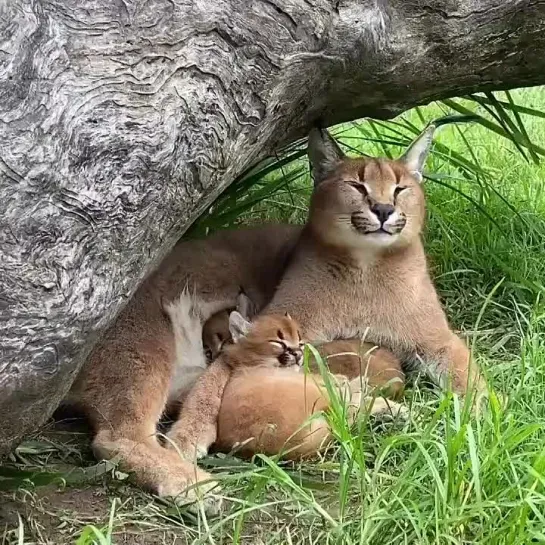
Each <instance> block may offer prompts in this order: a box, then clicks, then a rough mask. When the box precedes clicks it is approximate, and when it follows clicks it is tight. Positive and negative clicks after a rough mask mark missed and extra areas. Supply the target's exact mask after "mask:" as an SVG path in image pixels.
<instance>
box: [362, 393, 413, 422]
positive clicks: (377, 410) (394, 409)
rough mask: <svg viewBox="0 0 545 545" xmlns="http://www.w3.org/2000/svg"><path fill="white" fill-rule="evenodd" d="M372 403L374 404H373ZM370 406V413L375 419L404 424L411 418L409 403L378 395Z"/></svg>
mask: <svg viewBox="0 0 545 545" xmlns="http://www.w3.org/2000/svg"><path fill="white" fill-rule="evenodd" d="M371 403H372V405H371ZM369 404H370V405H371V407H369V409H368V410H369V415H370V416H372V417H373V419H374V420H378V421H381V422H396V423H401V424H404V423H406V422H407V421H408V420H409V416H410V411H409V408H408V407H407V405H404V404H403V403H397V402H396V401H392V400H391V399H386V398H385V397H377V398H375V399H374V400H371V401H370V403H369Z"/></svg>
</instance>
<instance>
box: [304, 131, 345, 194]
mask: <svg viewBox="0 0 545 545" xmlns="http://www.w3.org/2000/svg"><path fill="white" fill-rule="evenodd" d="M307 154H308V160H309V163H310V174H311V175H312V178H313V179H314V187H316V186H317V185H318V184H320V183H322V182H323V181H324V180H325V179H326V178H328V177H329V176H330V175H331V174H332V173H333V171H334V170H335V169H336V168H337V167H338V166H339V163H340V162H341V161H342V160H343V159H344V158H345V155H344V153H343V151H342V149H341V148H340V147H339V145H338V144H337V142H335V139H334V138H333V137H332V136H331V135H330V134H329V132H327V130H326V129H319V128H318V127H315V128H313V129H312V130H311V131H310V133H309V135H308V148H307Z"/></svg>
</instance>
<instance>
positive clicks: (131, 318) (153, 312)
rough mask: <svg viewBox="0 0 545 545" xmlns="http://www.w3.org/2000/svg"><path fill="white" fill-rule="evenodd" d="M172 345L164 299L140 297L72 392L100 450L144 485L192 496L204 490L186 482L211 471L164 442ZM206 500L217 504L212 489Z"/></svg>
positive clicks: (184, 497) (100, 454)
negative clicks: (160, 426)
mask: <svg viewBox="0 0 545 545" xmlns="http://www.w3.org/2000/svg"><path fill="white" fill-rule="evenodd" d="M142 316H144V317H145V320H142ZM174 350H175V349H174V338H173V334H172V331H171V328H170V324H169V320H168V317H167V316H166V315H165V314H164V313H163V312H162V311H161V308H160V307H158V306H155V305H153V304H151V303H147V302H142V300H141V299H140V300H139V299H135V300H133V301H131V302H130V303H129V306H128V307H127V308H126V310H125V311H124V312H123V313H122V314H121V315H120V317H119V319H118V320H117V322H116V323H115V324H114V326H113V327H112V328H111V329H110V331H109V332H108V334H107V335H106V337H105V339H104V340H103V341H102V342H101V343H100V344H99V345H98V346H97V347H96V348H95V349H94V351H93V352H92V354H91V356H90V358H89V359H88V361H87V362H86V364H85V367H84V369H83V371H82V373H81V375H80V376H79V377H78V380H77V381H76V383H75V386H74V388H73V390H72V391H71V395H70V396H69V400H72V401H75V402H76V403H77V404H78V405H80V406H81V407H82V408H83V409H84V410H85V412H86V413H87V415H88V416H89V418H90V421H91V424H92V425H93V428H94V430H95V437H94V440H93V450H94V452H95V453H96V455H97V457H98V458H100V459H113V458H115V459H117V460H118V461H119V464H120V467H121V468H122V469H123V470H124V471H127V472H130V473H131V474H132V475H133V478H134V480H135V481H136V484H138V485H139V486H141V487H143V488H146V489H148V490H150V491H151V492H153V493H156V494H158V495H160V496H173V497H177V500H178V501H180V502H181V503H186V502H191V501H194V500H195V499H197V498H198V493H199V490H197V489H195V490H192V491H191V490H189V491H188V490H187V488H188V486H190V485H192V484H194V483H195V482H198V481H205V480H208V479H209V475H208V474H207V473H205V472H204V471H200V470H199V469H197V468H196V467H195V466H194V465H193V464H191V463H188V462H186V461H184V460H182V459H181V458H180V457H179V456H178V455H177V454H176V452H174V451H171V450H167V449H166V448H164V447H163V446H161V445H160V443H159V441H158V439H157V437H156V426H157V423H158V421H159V418H160V417H161V414H162V411H163V409H164V407H165V403H166V400H167V396H168V392H169V384H170V380H171V375H172V365H173V360H174ZM204 487H205V488H209V486H207V485H204ZM205 507H206V508H207V509H208V510H209V512H210V511H214V510H215V509H216V508H217V505H216V503H215V502H214V500H213V498H211V497H209V498H208V500H206V503H205Z"/></svg>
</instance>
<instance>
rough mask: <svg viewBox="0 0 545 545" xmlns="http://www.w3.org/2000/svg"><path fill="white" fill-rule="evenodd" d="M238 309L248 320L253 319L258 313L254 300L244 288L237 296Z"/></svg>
mask: <svg viewBox="0 0 545 545" xmlns="http://www.w3.org/2000/svg"><path fill="white" fill-rule="evenodd" d="M236 310H237V311H238V312H239V313H240V314H241V315H242V317H243V318H245V319H246V320H251V319H252V318H253V317H254V316H255V315H256V314H257V308H256V306H255V305H254V302H253V301H252V300H251V299H250V298H249V297H248V296H247V295H246V294H245V293H244V291H243V289H242V288H241V289H240V293H239V294H238V297H237V307H236Z"/></svg>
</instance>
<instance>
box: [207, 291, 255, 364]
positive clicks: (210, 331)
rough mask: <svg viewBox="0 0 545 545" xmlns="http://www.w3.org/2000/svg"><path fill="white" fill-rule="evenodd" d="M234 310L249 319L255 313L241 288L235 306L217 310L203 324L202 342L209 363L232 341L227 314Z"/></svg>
mask: <svg viewBox="0 0 545 545" xmlns="http://www.w3.org/2000/svg"><path fill="white" fill-rule="evenodd" d="M234 310H236V311H237V312H238V313H239V314H240V315H241V316H242V317H243V318H244V319H245V320H251V319H252V318H253V317H254V316H255V314H256V307H255V305H254V303H253V301H252V300H251V299H250V298H249V297H248V296H247V295H246V294H245V293H244V291H243V290H242V289H241V291H240V293H239V295H238V297H237V304H236V308H234V309H229V310H221V311H219V312H217V313H216V314H214V315H212V316H211V317H210V318H209V319H208V320H207V321H206V322H205V323H204V325H203V329H202V344H203V348H204V353H205V354H206V359H207V361H208V362H209V363H210V362H212V361H214V360H215V359H216V358H217V356H218V354H219V353H220V352H221V351H222V349H223V347H224V346H226V345H229V344H231V343H232V342H233V338H232V336H231V331H230V327H229V314H230V313H231V312H232V311H234Z"/></svg>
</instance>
